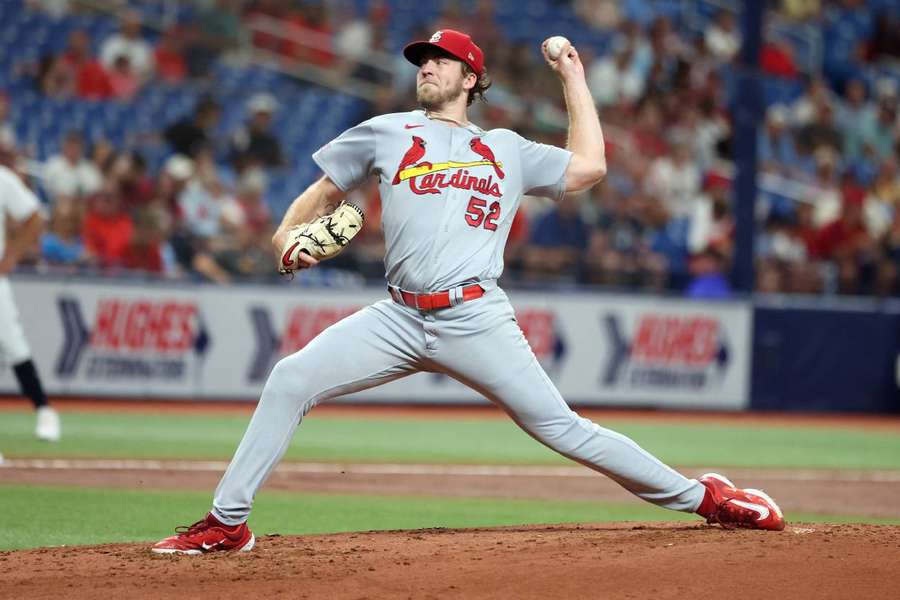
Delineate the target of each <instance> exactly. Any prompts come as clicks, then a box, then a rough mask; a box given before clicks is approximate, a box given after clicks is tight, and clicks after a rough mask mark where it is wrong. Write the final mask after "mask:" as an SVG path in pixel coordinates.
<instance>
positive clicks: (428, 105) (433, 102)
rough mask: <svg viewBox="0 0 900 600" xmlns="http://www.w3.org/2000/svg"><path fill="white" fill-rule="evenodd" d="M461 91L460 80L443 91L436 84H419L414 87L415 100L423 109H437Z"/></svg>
mask: <svg viewBox="0 0 900 600" xmlns="http://www.w3.org/2000/svg"><path fill="white" fill-rule="evenodd" d="M462 91H463V86H462V81H460V82H459V83H457V84H456V85H455V86H453V87H452V88H450V89H448V90H446V91H443V92H442V91H441V90H440V89H439V88H438V87H437V86H436V85H430V86H428V85H421V86H419V87H418V88H416V101H417V102H418V103H419V106H421V107H422V108H424V109H425V110H431V111H434V110H439V109H441V108H443V107H444V106H446V105H447V104H448V103H449V102H450V101H451V100H455V99H456V98H457V97H458V96H459V95H460V94H461V93H462Z"/></svg>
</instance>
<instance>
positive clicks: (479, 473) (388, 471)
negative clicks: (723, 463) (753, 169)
mask: <svg viewBox="0 0 900 600" xmlns="http://www.w3.org/2000/svg"><path fill="white" fill-rule="evenodd" d="M4 467H5V468H12V469H36V470H67V471H72V470H75V471H186V472H213V473H222V472H224V471H225V469H226V468H227V467H228V463H227V462H225V461H196V460H124V459H78V458H6V459H5V460H3V461H2V462H0V468H4ZM683 470H685V469H683ZM726 470H727V471H729V472H730V473H732V474H739V475H740V477H742V478H758V479H766V480H769V481H803V482H866V483H900V471H892V470H871V471H870V470H825V469H821V470H817V469H796V470H793V469H772V470H769V469H758V468H755V469H746V468H734V469H726ZM276 471H277V472H279V473H295V474H333V475H344V474H346V475H419V476H449V477H596V476H597V474H596V473H595V472H594V471H591V470H590V469H587V468H585V467H565V466H560V467H553V466H514V465H428V464H374V463H373V464H367V463H352V464H342V463H296V462H286V463H282V464H281V465H279V466H278V468H277V469H276ZM690 471H691V472H696V473H703V472H705V470H704V469H695V468H691V469H690Z"/></svg>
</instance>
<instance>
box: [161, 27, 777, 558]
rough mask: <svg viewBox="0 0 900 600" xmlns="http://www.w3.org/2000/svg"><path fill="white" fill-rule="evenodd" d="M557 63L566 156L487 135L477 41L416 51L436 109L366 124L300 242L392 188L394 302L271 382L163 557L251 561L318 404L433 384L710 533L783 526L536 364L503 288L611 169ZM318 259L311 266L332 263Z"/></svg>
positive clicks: (389, 224) (302, 212)
mask: <svg viewBox="0 0 900 600" xmlns="http://www.w3.org/2000/svg"><path fill="white" fill-rule="evenodd" d="M543 51H544V57H545V59H546V60H547V62H548V64H549V65H550V67H551V68H552V69H553V70H554V71H555V72H556V73H558V75H559V76H560V78H561V80H562V85H563V89H564V93H565V99H566V104H567V107H568V111H569V138H568V140H569V142H568V146H567V148H566V149H561V148H556V147H554V146H548V145H545V144H538V143H535V142H532V141H529V140H526V139H524V138H522V137H521V136H519V135H518V134H516V133H515V132H513V131H509V130H506V129H496V130H491V131H484V130H482V129H481V128H479V127H478V126H477V125H474V124H472V123H470V122H469V121H468V120H467V119H466V107H467V106H468V105H470V104H471V103H472V102H473V101H474V100H475V99H476V98H478V97H480V96H482V95H483V93H484V91H485V90H486V89H487V87H488V86H489V80H488V78H487V74H486V71H485V69H484V57H483V54H482V51H481V49H480V48H479V47H478V46H477V45H475V43H474V42H473V41H472V40H471V39H470V38H469V36H468V35H466V34H463V33H460V32H457V31H453V30H446V29H445V30H442V31H438V32H436V33H435V34H434V35H433V36H432V37H431V39H430V40H429V41H427V42H415V43H412V44H410V45H408V46H407V47H406V48H405V49H404V55H405V56H406V57H407V58H408V59H409V60H410V61H411V62H412V63H414V64H415V65H417V66H418V67H419V71H418V75H417V82H416V83H417V99H418V102H419V105H420V107H421V109H420V110H414V111H411V112H406V113H397V114H389V115H383V116H379V117H375V118H373V119H370V120H368V121H366V122H364V123H361V124H359V125H357V126H356V127H353V128H351V129H349V130H347V131H345V132H344V133H343V134H341V135H340V136H338V137H337V138H336V139H335V140H333V141H331V142H330V143H328V144H326V145H325V146H324V147H323V148H321V149H320V150H319V151H318V152H316V153H315V154H314V155H313V160H315V161H316V164H317V165H318V166H319V167H320V168H321V169H322V171H323V172H324V176H323V177H322V178H321V179H319V180H318V181H317V182H316V183H314V184H312V185H311V186H310V187H309V188H308V189H307V190H306V191H305V192H304V193H303V194H302V195H300V196H299V197H298V198H297V199H296V200H295V201H294V202H293V203H292V205H291V206H290V208H289V209H288V211H287V213H286V215H285V217H284V219H283V221H282V224H281V226H280V227H279V229H278V231H277V232H276V234H275V237H274V239H273V244H274V246H275V249H276V253H277V254H278V256H279V257H280V256H281V254H282V248H283V246H284V241H285V235H286V232H287V230H288V229H289V228H290V227H292V226H294V225H297V224H299V223H304V222H308V221H310V220H312V219H313V218H315V217H316V216H319V215H322V214H328V213H330V212H331V211H333V210H334V209H335V208H336V207H337V205H338V204H339V203H340V202H341V201H342V199H343V198H344V196H345V195H346V194H347V192H349V191H350V190H351V189H353V188H355V187H357V186H359V185H361V184H362V183H363V182H364V181H366V180H367V179H368V178H369V177H377V178H378V182H379V189H380V192H381V198H382V222H383V229H384V235H385V242H386V253H385V259H384V262H385V269H386V274H387V281H388V290H389V296H390V297H389V298H385V299H384V300H382V301H380V302H376V303H375V304H373V305H371V306H367V307H366V308H364V309H362V310H360V311H359V312H357V313H355V314H353V315H351V316H349V317H347V318H346V319H344V320H342V321H340V322H338V323H336V324H335V325H333V326H332V327H330V328H328V329H326V330H325V331H323V332H322V333H321V334H320V335H319V336H318V337H316V338H315V339H314V340H313V341H312V342H310V343H309V344H308V345H307V346H306V347H304V348H303V349H301V350H300V351H298V352H296V353H295V354H293V355H291V356H288V357H286V358H284V359H283V360H281V361H280V362H278V364H276V365H275V367H274V368H273V370H272V373H271V374H270V376H269V379H268V381H267V382H266V385H265V388H264V390H263V393H262V397H261V399H260V402H259V405H258V407H257V409H256V412H255V414H254V415H253V418H252V420H251V421H250V425H249V427H248V429H247V432H246V433H245V434H244V438H243V440H242V441H241V443H240V446H239V447H238V449H237V451H236V453H235V456H234V458H233V460H232V462H231V464H230V465H229V467H228V469H227V470H226V472H225V475H224V476H223V478H222V481H221V482H220V484H219V486H218V488H217V490H216V493H215V498H214V501H213V508H212V511H211V512H210V513H209V514H208V515H207V516H206V517H205V518H204V519H202V520H200V521H198V522H197V523H195V524H193V525H191V526H190V527H187V528H185V529H182V530H181V531H180V533H178V534H177V535H175V536H172V537H169V538H166V539H164V540H162V541H161V542H159V543H157V544H156V545H155V546H154V547H153V551H154V552H159V553H175V552H178V553H190V554H198V553H202V552H206V551H210V550H249V549H250V548H252V546H253V543H254V538H253V535H252V533H250V530H249V529H248V528H247V525H246V521H247V518H248V515H249V513H250V509H251V506H252V504H253V498H254V496H255V494H256V492H257V490H258V489H259V488H260V486H261V485H262V484H263V482H264V481H265V480H266V478H267V477H268V475H269V473H270V472H271V471H272V469H273V468H274V467H275V465H276V464H277V463H278V461H279V460H280V459H281V457H282V455H283V454H284V452H285V450H286V449H287V447H288V444H289V443H290V441H291V439H292V437H293V435H294V432H295V430H296V428H297V426H298V425H299V424H300V422H301V421H302V419H303V417H304V416H305V415H306V413H307V412H308V411H309V410H310V409H312V407H314V406H315V405H316V404H318V403H319V402H322V401H325V400H328V399H330V398H334V397H336V396H340V395H342V394H347V393H351V392H358V391H360V390H364V389H367V388H370V387H373V386H376V385H379V384H382V383H386V382H389V381H393V380H395V379H399V378H402V377H405V376H407V375H411V374H413V373H417V372H420V371H430V372H439V373H444V374H447V375H449V376H450V377H453V378H455V379H457V380H458V381H460V382H462V383H464V384H465V385H468V386H470V387H471V388H473V389H475V390H476V391H478V392H479V393H481V394H483V395H484V396H485V397H486V398H488V399H489V400H490V401H491V402H493V403H494V404H496V405H497V406H499V407H500V408H502V409H503V410H505V411H506V412H507V413H508V414H509V415H510V417H511V418H512V419H513V420H514V421H515V422H516V423H517V424H518V425H519V426H520V427H522V428H523V429H524V430H525V431H526V432H528V433H529V434H530V435H531V436H532V437H534V438H535V439H536V440H538V441H540V442H541V443H543V444H546V445H547V446H549V447H550V448H552V449H553V450H555V451H557V452H559V453H560V454H562V455H564V456H567V457H569V458H571V459H572V460H575V461H577V462H579V463H581V464H583V465H585V466H586V467H588V468H591V469H594V470H595V471H598V472H600V473H603V474H604V475H606V476H607V477H610V478H611V479H613V480H614V481H616V482H617V483H619V484H620V485H622V486H623V487H624V488H626V489H627V490H629V491H630V492H632V493H633V494H635V495H637V496H639V497H640V498H642V499H644V500H646V501H648V502H652V503H653V504H656V505H658V506H662V507H665V508H669V509H672V510H678V511H685V512H697V513H698V514H700V515H701V516H703V517H706V518H707V519H708V520H709V521H710V522H719V523H722V524H723V525H725V526H729V527H731V526H741V527H751V528H757V529H775V530H779V529H782V528H783V527H784V519H783V517H782V515H781V511H780V510H779V509H778V506H777V505H776V504H775V502H774V501H773V500H772V499H771V498H769V497H768V496H767V495H766V494H764V493H763V492H761V491H759V490H746V489H745V490H742V489H738V488H736V487H735V486H734V485H733V484H732V483H731V482H730V481H728V480H727V479H726V478H725V477H722V476H721V475H717V474H707V475H704V476H702V477H700V478H699V479H688V478H686V477H684V476H683V475H681V474H679V473H678V472H676V471H675V470H673V469H671V468H669V467H667V466H666V465H664V464H663V463H662V462H660V461H659V460H657V459H656V458H654V457H653V456H651V455H650V454H648V453H647V452H646V451H644V450H643V449H642V448H641V447H640V446H638V445H637V444H636V443H634V442H633V441H631V440H630V439H628V438H627V437H625V436H622V435H620V434H618V433H615V432H613V431H610V430H608V429H604V428H602V427H600V426H598V425H596V424H594V423H592V422H591V421H589V420H587V419H584V418H582V417H579V416H578V415H577V414H576V413H575V412H573V411H572V410H571V409H570V408H569V407H568V406H567V405H566V403H565V401H564V400H563V398H562V397H561V396H560V394H559V392H558V391H557V389H556V387H555V386H554V385H553V382H552V381H551V380H550V378H549V377H548V376H547V375H546V374H545V373H544V371H543V369H542V368H541V366H540V364H539V363H538V361H537V359H536V358H535V356H534V354H533V353H532V351H531V348H530V347H529V345H528V342H527V341H526V339H525V337H524V335H523V334H522V331H521V330H520V328H519V326H518V324H517V323H516V318H515V314H514V312H513V308H512V306H511V305H510V302H509V300H508V298H507V296H506V294H505V293H504V292H503V290H502V289H500V288H499V287H497V283H496V280H497V278H498V277H499V276H500V274H501V273H502V271H503V258H502V257H503V248H504V245H505V243H506V239H507V235H508V234H509V229H510V226H511V224H512V221H513V217H514V216H515V213H516V210H517V209H518V207H519V202H520V199H521V197H522V195H523V194H531V195H539V196H545V197H547V198H551V199H555V200H556V199H559V198H561V197H562V196H563V194H565V193H566V192H574V191H579V190H584V189H587V188H590V187H591V186H593V185H594V184H596V183H597V182H599V181H600V180H601V179H603V177H604V176H605V173H606V160H605V154H604V144H603V134H602V131H601V127H600V121H599V118H598V116H597V112H596V109H595V107H594V102H593V100H592V98H591V95H590V92H589V91H588V87H587V84H586V83H585V78H584V69H583V67H582V64H581V61H580V60H579V58H578V53H577V51H576V50H575V49H574V48H573V47H571V46H570V45H566V46H565V47H564V48H563V51H562V53H561V55H560V56H559V58H558V59H557V60H552V59H551V58H550V57H549V56H548V55H547V50H546V42H545V44H544V47H543ZM303 256H304V261H305V263H306V266H313V265H314V264H315V263H316V261H315V260H314V259H312V258H310V257H306V256H305V255H303Z"/></svg>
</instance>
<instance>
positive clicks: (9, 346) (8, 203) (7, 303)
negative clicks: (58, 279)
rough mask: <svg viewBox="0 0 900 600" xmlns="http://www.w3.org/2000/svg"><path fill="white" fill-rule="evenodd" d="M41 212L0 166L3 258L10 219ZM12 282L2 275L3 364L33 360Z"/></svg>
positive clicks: (12, 175)
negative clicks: (8, 220) (13, 292)
mask: <svg viewBox="0 0 900 600" xmlns="http://www.w3.org/2000/svg"><path fill="white" fill-rule="evenodd" d="M40 210H41V204H40V201H39V200H38V199H37V197H36V196H35V195H34V193H33V192H32V191H31V190H29V189H28V188H27V187H26V186H25V184H24V183H23V182H22V180H21V179H19V176H18V175H16V174H15V173H13V172H12V171H11V170H10V169H8V168H7V167H4V166H2V165H0V257H2V256H3V254H4V252H5V251H6V228H7V219H8V218H11V219H12V220H13V221H24V220H25V219H27V218H29V217H30V216H31V215H32V214H34V213H36V212H39V211H40ZM13 300H14V299H13V295H12V288H11V287H10V285H9V280H8V279H7V278H6V277H5V276H3V275H2V274H0V363H3V362H5V363H7V364H10V365H15V364H18V363H20V362H22V361H24V360H27V359H28V358H30V356H31V351H30V349H29V347H28V342H27V340H26V339H25V332H24V331H23V329H22V323H21V322H20V321H19V313H18V311H17V310H16V305H15V302H14V301H13Z"/></svg>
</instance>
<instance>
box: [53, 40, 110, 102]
mask: <svg viewBox="0 0 900 600" xmlns="http://www.w3.org/2000/svg"><path fill="white" fill-rule="evenodd" d="M62 60H63V62H64V63H65V64H66V66H67V67H68V68H69V69H70V70H71V71H72V72H73V74H74V78H75V93H76V94H77V95H78V97H79V98H83V99H85V100H104V99H106V98H109V97H110V96H112V94H113V90H112V86H111V85H110V81H109V75H108V74H107V72H106V69H104V68H103V66H102V65H101V64H100V61H98V60H97V59H95V58H94V57H93V56H91V38H90V36H89V35H88V34H87V32H86V31H84V30H83V29H76V30H75V31H73V32H72V33H71V34H70V35H69V47H68V48H66V51H65V52H64V53H63V55H62Z"/></svg>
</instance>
